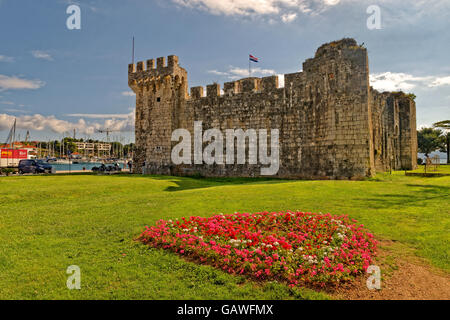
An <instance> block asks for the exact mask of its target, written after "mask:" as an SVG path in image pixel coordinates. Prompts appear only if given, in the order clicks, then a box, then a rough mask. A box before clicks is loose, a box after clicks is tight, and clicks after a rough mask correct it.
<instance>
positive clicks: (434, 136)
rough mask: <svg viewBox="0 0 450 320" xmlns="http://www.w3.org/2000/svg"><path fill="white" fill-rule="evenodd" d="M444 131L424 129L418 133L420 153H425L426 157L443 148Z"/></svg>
mask: <svg viewBox="0 0 450 320" xmlns="http://www.w3.org/2000/svg"><path fill="white" fill-rule="evenodd" d="M441 134H442V130H439V129H433V128H423V129H421V130H419V132H417V140H418V144H419V152H421V153H424V154H425V156H426V157H428V155H429V154H430V153H432V152H433V151H436V150H438V149H440V147H441V146H442V139H441Z"/></svg>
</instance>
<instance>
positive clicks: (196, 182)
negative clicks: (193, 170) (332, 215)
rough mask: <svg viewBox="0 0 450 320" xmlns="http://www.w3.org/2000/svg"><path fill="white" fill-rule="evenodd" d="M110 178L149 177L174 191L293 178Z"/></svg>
mask: <svg viewBox="0 0 450 320" xmlns="http://www.w3.org/2000/svg"><path fill="white" fill-rule="evenodd" d="M110 177H111V178H114V177H115V178H124V177H126V178H130V179H151V180H160V181H168V182H172V183H174V184H175V185H174V186H169V187H167V188H166V189H164V191H167V192H176V191H183V190H191V189H204V188H211V187H220V186H235V185H258V184H279V183H289V182H294V181H295V180H283V179H278V178H238V177H224V178H205V177H200V176H191V177H178V176H162V175H142V174H128V173H121V174H115V175H111V176H110Z"/></svg>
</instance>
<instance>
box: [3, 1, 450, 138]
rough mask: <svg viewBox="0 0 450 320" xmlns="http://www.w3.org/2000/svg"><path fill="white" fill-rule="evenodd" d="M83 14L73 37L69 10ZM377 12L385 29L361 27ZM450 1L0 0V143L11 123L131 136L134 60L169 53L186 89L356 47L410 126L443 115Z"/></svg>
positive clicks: (448, 84) (449, 72)
mask: <svg viewBox="0 0 450 320" xmlns="http://www.w3.org/2000/svg"><path fill="white" fill-rule="evenodd" d="M70 4H78V5H79V6H80V8H81V30H68V29H67V27H66V20H67V18H68V17H69V15H68V14H67V13H66V9H67V7H68V6H69V5H70ZM370 5H377V6H379V8H380V10H381V11H380V12H381V29H374V30H370V29H368V28H367V22H366V21H367V19H368V18H369V16H370V14H367V12H366V10H367V8H368V7H369V6H370ZM449 30H450V1H448V0H427V1H423V0H402V1H400V0H394V1H386V0H380V1H376V0H371V1H365V0H340V1H339V0H161V1H159V0H155V1H149V0H126V1H125V0H80V1H69V0H41V1H35V0H0V44H1V45H0V142H3V140H6V136H7V135H8V131H9V128H10V126H11V124H12V121H13V119H14V118H15V117H17V119H18V133H20V134H21V135H22V137H24V136H25V132H26V129H27V128H28V129H30V132H31V135H32V139H44V140H48V139H50V138H54V139H61V137H62V136H63V135H68V134H72V132H73V129H74V128H75V129H76V130H77V135H78V137H88V136H89V137H96V138H102V135H99V134H96V133H95V129H98V128H105V127H110V128H113V129H116V130H120V132H116V133H113V134H112V135H113V136H115V137H119V136H120V137H122V139H123V140H124V142H128V141H132V140H133V134H132V130H133V128H132V127H133V121H134V120H133V108H134V103H135V97H134V96H133V95H131V92H130V90H129V88H128V86H127V64H128V63H130V60H131V38H132V36H133V35H134V36H135V37H136V61H139V60H146V59H150V58H156V57H159V56H167V55H170V54H176V55H178V56H179V57H180V64H181V65H182V66H183V67H184V68H186V69H187V71H188V74H189V86H197V85H203V86H205V85H207V84H210V83H212V82H214V81H217V82H219V83H223V82H226V81H229V80H230V79H236V78H243V77H245V76H246V72H247V71H246V70H247V68H248V54H249V53H251V54H253V55H255V56H257V57H258V58H260V63H258V65H255V68H258V69H255V75H257V76H265V75H270V74H284V73H291V72H296V71H299V70H301V66H302V62H303V61H304V60H305V59H307V58H310V57H312V56H313V55H314V52H315V50H316V49H317V48H318V47H319V46H320V45H321V44H323V43H325V42H329V41H333V40H338V39H341V38H343V37H353V38H355V39H356V40H357V41H358V42H359V43H362V42H364V43H365V46H366V47H367V48H368V51H369V60H370V71H371V74H372V79H371V80H372V85H373V86H374V87H376V88H378V89H380V90H382V89H386V90H399V89H403V90H404V91H406V92H414V93H415V94H416V95H417V100H416V102H417V114H418V118H417V123H418V126H422V125H431V124H432V123H434V122H436V121H439V120H444V119H449V118H450V63H449V52H450V32H449Z"/></svg>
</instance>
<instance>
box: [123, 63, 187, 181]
mask: <svg viewBox="0 0 450 320" xmlns="http://www.w3.org/2000/svg"><path fill="white" fill-rule="evenodd" d="M165 60H166V59H165V58H164V57H161V58H158V59H157V60H156V67H155V60H154V59H151V60H147V61H146V62H143V61H141V62H138V63H137V64H130V65H129V66H128V85H129V86H130V88H131V89H132V90H133V91H134V93H135V94H136V122H135V139H136V150H135V153H134V158H133V162H134V165H133V168H134V172H141V170H142V167H144V166H145V167H146V171H147V172H149V173H152V172H154V171H155V172H156V168H158V173H162V172H161V168H166V169H167V172H164V173H166V174H170V163H171V160H170V154H171V135H172V131H173V130H175V129H177V128H178V127H179V121H180V119H179V117H180V114H182V113H183V110H182V109H183V106H184V101H185V100H186V98H187V72H186V70H185V69H183V68H181V67H180V66H179V65H178V57H177V56H173V55H172V56H169V57H168V58H167V65H166V61H165Z"/></svg>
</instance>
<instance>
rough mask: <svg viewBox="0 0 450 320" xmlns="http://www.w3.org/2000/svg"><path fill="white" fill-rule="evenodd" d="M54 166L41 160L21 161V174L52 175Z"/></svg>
mask: <svg viewBox="0 0 450 320" xmlns="http://www.w3.org/2000/svg"><path fill="white" fill-rule="evenodd" d="M51 171H52V166H51V165H49V164H48V163H45V162H44V161H41V160H20V162H19V173H20V174H23V173H50V172H51Z"/></svg>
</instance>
